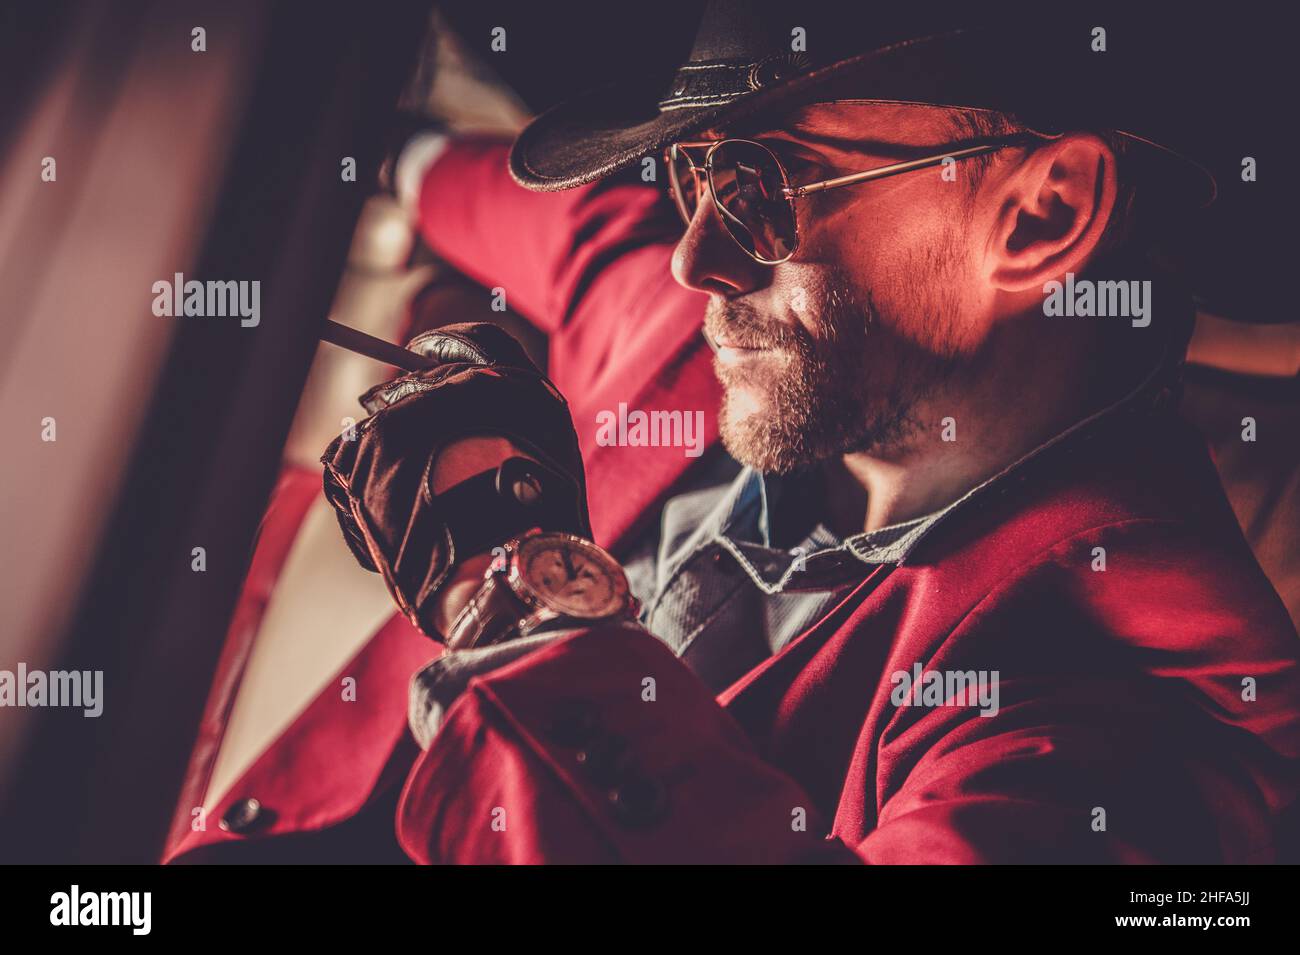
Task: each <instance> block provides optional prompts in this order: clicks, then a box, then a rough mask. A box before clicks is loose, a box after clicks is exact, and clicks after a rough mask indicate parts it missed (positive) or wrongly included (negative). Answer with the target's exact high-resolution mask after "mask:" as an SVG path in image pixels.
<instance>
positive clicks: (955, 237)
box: [673, 104, 977, 473]
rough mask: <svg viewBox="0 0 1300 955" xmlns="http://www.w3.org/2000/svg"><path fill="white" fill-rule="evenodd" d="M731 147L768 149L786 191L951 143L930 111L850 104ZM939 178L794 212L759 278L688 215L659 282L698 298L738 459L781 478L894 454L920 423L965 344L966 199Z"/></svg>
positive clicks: (889, 185) (812, 203)
mask: <svg viewBox="0 0 1300 955" xmlns="http://www.w3.org/2000/svg"><path fill="white" fill-rule="evenodd" d="M727 132H728V133H732V132H733V131H731V130H728V131H727ZM734 134H736V135H745V138H750V139H756V140H758V141H760V142H763V143H764V144H765V145H768V146H769V147H771V148H772V149H773V151H774V152H776V154H777V155H778V156H779V157H780V159H781V161H782V163H783V164H785V165H786V168H787V171H788V173H789V174H790V178H791V180H792V182H793V183H794V184H795V185H800V184H806V183H809V182H814V181H818V180H822V179H828V178H833V177H835V176H841V175H845V174H847V173H852V172H859V171H862V170H865V169H872V168H875V167H877V166H882V165H886V164H889V163H892V162H898V161H902V160H906V159H912V158H918V157H920V156H924V155H931V154H934V153H937V152H942V151H943V149H944V147H945V146H946V145H947V144H949V143H951V142H953V141H954V138H955V136H954V134H953V133H952V132H951V130H950V126H949V121H948V119H947V114H945V112H944V111H942V110H937V109H926V108H923V107H904V106H882V105H864V104H819V105H816V106H810V107H805V108H803V109H800V110H799V111H797V112H796V113H793V114H791V115H789V116H788V117H784V118H782V119H781V120H779V121H778V122H776V123H774V124H773V126H772V127H770V128H768V129H765V130H760V131H757V132H747V133H742V132H741V131H734ZM714 136H715V134H714V133H710V134H707V135H705V136H701V137H700V138H701V139H712V138H714ZM718 138H721V137H720V136H719V137H718ZM944 168H945V167H934V168H930V169H922V170H917V171H914V172H909V173H905V174H902V175H899V176H896V177H890V178H887V179H882V180H880V181H877V182H869V183H862V184H858V185H853V186H847V187H843V188H840V189H834V190H829V191H827V192H824V193H820V194H816V195H813V196H810V197H807V198H803V199H796V200H795V201H794V202H795V210H796V216H797V219H798V228H799V235H800V244H799V248H798V251H797V252H796V253H795V255H794V257H793V258H792V259H790V260H789V261H787V262H783V263H781V264H778V265H771V266H769V265H761V264H759V263H757V262H755V261H754V260H753V259H751V258H749V257H748V256H747V255H746V254H745V253H744V251H742V250H741V249H740V247H739V246H737V245H736V243H735V242H734V241H733V240H732V239H731V238H730V237H729V235H728V234H727V232H726V230H725V228H724V227H723V226H722V224H721V223H720V222H719V221H718V217H717V213H716V212H715V211H714V208H713V204H712V202H711V201H709V200H708V199H707V197H704V199H703V200H702V201H701V202H700V204H699V207H698V208H697V209H696V212H695V216H694V218H693V220H692V222H691V225H690V227H689V228H688V229H687V232H686V234H685V235H684V236H683V237H682V240H681V242H679V244H678V246H677V249H676V252H675V254H674V256H673V273H674V275H675V276H676V278H677V280H678V281H679V282H681V283H682V284H683V285H686V286H688V287H691V288H696V289H700V290H702V291H706V292H709V293H710V296H711V298H710V302H709V306H708V310H707V313H706V317H705V331H706V332H707V333H708V335H709V337H710V338H711V339H712V340H713V341H714V343H715V345H716V346H718V352H717V358H716V369H717V373H718V377H719V379H720V380H721V382H722V385H723V389H724V393H725V395H724V401H723V407H722V412H721V421H720V425H721V431H722V437H723V441H724V443H725V445H726V446H727V449H728V450H729V451H730V452H731V454H732V455H733V456H734V457H735V458H736V459H737V460H739V461H741V462H743V463H746V464H749V465H752V466H754V467H756V468H758V469H760V470H762V471H765V472H775V473H784V472H788V471H791V470H793V469H795V468H797V467H800V466H806V465H808V464H811V463H813V462H815V461H819V460H824V459H827V458H830V457H833V456H837V455H841V454H845V453H849V452H853V451H872V450H874V451H877V452H882V451H886V450H889V449H898V448H901V447H904V446H905V445H906V442H907V440H908V439H909V437H910V436H911V435H912V434H913V433H914V432H915V430H916V429H917V428H918V427H919V426H920V425H921V424H922V422H920V421H918V420H917V410H918V409H917V404H918V402H919V401H920V400H921V399H922V398H925V397H930V396H933V395H934V393H935V391H936V389H939V388H941V387H942V385H943V383H944V382H945V381H946V380H947V379H948V378H949V376H950V375H951V373H952V372H953V370H954V369H955V367H956V366H957V362H958V355H959V353H960V351H961V350H962V349H963V347H964V346H965V345H966V344H968V343H969V339H970V332H971V329H970V328H969V326H970V325H971V319H970V316H969V313H970V312H971V311H972V310H971V309H970V308H969V307H966V306H967V301H968V299H970V298H971V296H972V292H973V291H974V286H973V283H974V281H975V267H974V261H975V259H974V246H975V245H976V244H977V243H975V242H974V241H973V240H972V239H971V238H969V237H968V235H967V230H966V228H965V226H966V224H967V218H968V213H969V209H970V206H969V198H968V193H969V187H968V185H967V180H966V177H965V175H963V173H962V172H961V171H957V173H956V175H954V174H953V171H952V170H949V172H948V174H947V175H946V176H945V175H944Z"/></svg>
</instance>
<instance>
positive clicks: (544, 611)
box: [504, 530, 635, 630]
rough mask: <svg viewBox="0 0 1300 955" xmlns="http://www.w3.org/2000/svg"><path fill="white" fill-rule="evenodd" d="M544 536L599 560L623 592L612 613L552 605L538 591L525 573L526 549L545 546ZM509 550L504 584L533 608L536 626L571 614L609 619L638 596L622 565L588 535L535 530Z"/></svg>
mask: <svg viewBox="0 0 1300 955" xmlns="http://www.w3.org/2000/svg"><path fill="white" fill-rule="evenodd" d="M543 539H545V540H546V541H554V542H557V543H558V542H563V543H565V544H567V545H569V546H572V547H574V548H576V549H578V550H580V551H582V552H584V553H585V554H587V555H588V556H589V557H591V558H593V559H595V560H597V561H599V562H600V563H601V565H602V567H603V569H604V570H605V572H606V573H607V574H608V575H609V576H610V577H611V578H612V579H613V580H614V581H615V584H616V587H617V588H618V590H619V591H620V592H619V593H618V594H616V599H617V606H615V607H614V609H612V610H610V611H609V612H607V613H601V614H581V613H575V612H573V611H571V610H565V609H561V608H557V607H555V606H552V604H551V598H549V597H548V596H546V595H544V594H541V593H539V592H538V591H537V590H536V589H535V588H534V587H533V585H532V584H531V583H530V582H529V581H528V579H527V578H526V576H525V573H524V571H525V567H524V558H525V552H526V551H527V550H528V549H530V548H531V547H532V546H540V545H542V544H543V543H544V541H543ZM507 552H508V553H509V560H507V561H506V566H505V567H504V578H505V584H506V586H507V587H508V588H509V589H510V592H511V593H513V594H514V595H515V596H516V597H518V598H519V600H520V601H522V602H523V603H524V605H525V606H526V607H527V609H528V610H529V611H530V613H529V617H530V618H533V617H535V618H537V619H536V620H535V622H534V623H533V624H532V625H533V626H536V625H537V624H540V623H544V622H546V621H549V620H553V619H555V618H557V617H572V618H573V619H575V620H606V619H608V618H610V617H615V616H618V615H619V614H620V613H625V612H626V611H627V610H628V609H629V608H630V607H631V606H633V601H634V599H635V598H633V597H632V591H631V588H630V587H629V586H628V581H627V574H626V573H625V572H624V571H623V567H622V565H621V564H619V562H618V561H617V560H615V559H614V557H613V556H612V555H611V554H610V553H609V552H608V551H607V550H605V548H603V547H601V546H600V545H599V544H597V543H596V542H594V541H590V540H587V539H586V538H585V537H579V536H577V535H576V534H569V533H566V532H564V531H541V530H533V531H530V532H528V533H526V534H522V535H520V536H519V537H517V538H515V539H514V540H513V541H511V542H510V544H509V545H507ZM523 629H525V630H526V629H528V628H527V627H525V628H523Z"/></svg>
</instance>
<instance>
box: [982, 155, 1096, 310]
mask: <svg viewBox="0 0 1300 955" xmlns="http://www.w3.org/2000/svg"><path fill="white" fill-rule="evenodd" d="M1116 191H1117V185H1116V176H1115V154H1114V153H1113V152H1112V151H1111V148H1110V147H1109V146H1108V145H1106V143H1105V141H1104V140H1102V139H1101V138H1100V137H1098V136H1094V135H1092V134H1090V133H1071V134H1068V135H1066V136H1063V137H1061V138H1060V139H1057V140H1053V141H1052V142H1050V143H1048V144H1046V145H1045V146H1041V147H1039V148H1038V149H1036V150H1034V151H1033V152H1032V153H1030V154H1029V156H1028V157H1027V158H1026V159H1025V161H1024V162H1023V163H1022V164H1021V165H1020V166H1019V167H1018V168H1017V169H1016V170H1015V171H1014V172H1013V173H1012V174H1011V175H1010V176H1009V177H1008V178H1007V179H1006V180H1005V181H1004V182H1003V184H1002V186H1001V194H1000V195H998V196H997V197H996V201H997V202H998V207H997V213H996V217H995V220H994V224H993V233H992V237H991V242H990V243H989V246H988V256H989V258H988V267H989V272H988V274H989V277H990V281H991V282H992V284H993V285H994V287H996V288H998V289H1001V290H1003V291H1006V292H1022V291H1026V290H1028V289H1032V288H1040V289H1041V288H1042V287H1043V285H1044V284H1045V283H1047V282H1049V281H1051V280H1052V279H1054V278H1056V277H1058V276H1060V275H1063V274H1065V273H1066V272H1071V271H1081V269H1082V266H1083V265H1084V263H1085V262H1086V261H1087V260H1088V258H1089V257H1090V256H1091V255H1092V253H1093V252H1094V251H1096V249H1097V242H1098V240H1099V239H1100V238H1101V235H1102V233H1103V232H1104V231H1105V229H1106V222H1107V221H1108V220H1109V218H1110V214H1111V211H1112V210H1113V209H1114V208H1115V196H1116Z"/></svg>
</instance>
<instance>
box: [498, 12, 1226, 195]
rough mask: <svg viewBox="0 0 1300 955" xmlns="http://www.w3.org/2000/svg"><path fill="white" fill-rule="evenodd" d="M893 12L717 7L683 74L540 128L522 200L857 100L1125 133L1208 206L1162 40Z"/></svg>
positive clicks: (970, 16)
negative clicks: (808, 110) (1181, 128)
mask: <svg viewBox="0 0 1300 955" xmlns="http://www.w3.org/2000/svg"><path fill="white" fill-rule="evenodd" d="M896 6H897V7H899V8H900V9H895V6H893V5H886V4H874V5H872V4H865V3H864V4H852V5H850V4H838V5H830V4H817V3H811V4H810V3H806V2H803V3H776V2H765V0H710V2H708V3H707V4H705V5H704V7H703V11H702V15H701V18H700V21H699V26H698V30H697V31H696V34H695V43H694V46H693V47H692V49H691V51H690V54H689V56H688V57H687V58H686V60H685V62H679V63H676V64H672V65H671V66H668V67H667V68H665V69H664V70H663V71H662V72H659V73H655V74H647V75H644V76H642V77H637V78H633V79H630V80H625V81H622V82H616V83H613V84H609V85H606V86H604V87H602V88H598V89H595V90H593V91H591V92H589V93H587V94H585V95H582V96H579V97H578V98H576V99H574V100H571V101H569V102H566V103H562V104H560V105H559V106H557V107H555V108H554V109H551V110H549V111H547V112H545V113H543V114H542V115H541V116H539V117H538V118H537V119H536V120H534V121H533V122H532V123H531V124H530V125H529V126H528V127H527V128H526V129H525V130H524V131H523V133H522V134H521V135H520V136H519V138H518V140H517V141H516V143H515V146H514V149H513V151H512V153H511V157H510V170H511V173H512V174H513V176H514V177H515V179H516V180H517V181H518V182H519V183H520V184H521V185H523V186H525V187H527V188H529V189H534V190H541V191H550V190H557V189H567V188H571V187H573V186H577V185H581V184H583V183H586V182H591V181H593V180H595V179H598V178H600V177H602V176H605V175H608V174H610V173H613V172H616V171H618V170H620V169H623V168H625V167H627V166H629V165H631V164H633V163H636V162H638V161H639V160H641V159H642V158H644V157H646V156H657V155H659V154H660V153H661V152H662V150H663V149H664V147H666V146H667V145H668V144H669V143H671V142H673V141H676V140H681V139H688V138H691V137H692V136H694V135H695V134H696V133H698V132H700V131H702V130H705V129H709V128H715V127H719V126H723V125H730V124H735V123H738V122H744V121H747V120H752V119H753V118H755V117H756V116H760V115H777V114H779V112H780V111H781V110H783V109H786V108H791V107H794V106H798V105H800V104H805V103H810V102H826V101H831V100H836V99H857V100H882V101H893V102H904V103H922V104H933V105H942V106H954V107H966V108H971V109H985V110H995V111H998V112H1002V113H1008V114H1012V115H1014V116H1016V117H1017V118H1018V119H1019V120H1020V121H1022V122H1024V123H1026V124H1027V125H1029V126H1031V127H1032V128H1034V129H1037V130H1039V131H1041V132H1059V131H1062V130H1065V129H1070V128H1105V129H1114V130H1118V131H1121V132H1122V133H1123V134H1125V136H1127V138H1128V139H1129V140H1130V144H1131V148H1130V149H1129V150H1128V152H1129V154H1130V155H1131V156H1132V158H1131V159H1130V160H1128V161H1129V162H1131V163H1132V165H1133V167H1134V169H1135V170H1136V174H1138V175H1141V176H1143V177H1144V178H1147V179H1149V180H1150V181H1151V182H1152V183H1153V184H1154V185H1155V186H1156V187H1157V188H1158V189H1159V191H1160V193H1161V194H1162V195H1164V196H1167V197H1169V198H1171V199H1173V200H1174V201H1175V202H1177V203H1179V204H1185V205H1191V206H1202V205H1205V204H1207V203H1208V202H1209V201H1210V200H1211V199H1212V198H1213V196H1214V188H1215V187H1214V179H1213V177H1212V176H1211V175H1210V173H1209V172H1207V171H1206V170H1205V169H1204V168H1203V167H1202V166H1200V165H1199V164H1197V163H1196V162H1195V161H1194V160H1192V159H1191V158H1190V157H1189V156H1188V155H1187V154H1186V153H1185V152H1183V151H1182V150H1181V148H1180V146H1181V144H1180V142H1179V139H1178V136H1177V130H1175V129H1170V128H1165V127H1166V126H1168V125H1170V124H1162V123H1161V122H1160V120H1161V119H1168V118H1171V117H1170V116H1169V110H1168V105H1167V102H1166V104H1165V105H1159V101H1160V100H1161V99H1162V98H1165V99H1166V100H1167V94H1168V93H1169V92H1170V81H1169V79H1168V76H1167V70H1165V69H1164V67H1163V66H1162V63H1161V57H1160V50H1161V45H1162V44H1161V41H1160V40H1159V39H1158V32H1159V30H1158V28H1157V29H1155V30H1153V29H1151V27H1150V25H1148V24H1145V23H1143V24H1140V27H1141V32H1138V27H1137V26H1135V25H1134V24H1133V23H1131V22H1130V21H1113V25H1112V26H1111V27H1110V28H1109V29H1108V28H1106V27H1105V26H1102V27H1100V29H1101V30H1102V31H1104V32H1103V33H1101V34H1098V33H1096V32H1095V31H1096V30H1097V29H1099V28H1098V27H1097V26H1096V25H1095V19H1094V18H1090V17H1060V16H1054V17H1052V18H1051V19H1050V20H1048V19H1046V18H1045V17H1043V16H1042V15H1041V14H1039V15H1033V14H1025V15H1013V14H1011V13H1009V12H1006V11H1003V12H1002V13H999V14H996V15H989V14H984V13H978V14H976V13H973V12H970V10H971V8H974V7H975V6H976V5H973V4H972V5H967V6H966V8H965V9H966V10H967V11H968V12H965V13H963V12H961V11H960V10H958V11H954V10H951V9H947V8H944V7H943V5H942V4H934V3H926V4H922V5H915V4H897V5H896ZM918 7H919V9H917V8H918ZM904 8H906V9H904ZM688 29H689V27H688ZM1153 37H1154V39H1153ZM1153 99H1154V100H1156V101H1157V102H1152V100H1153Z"/></svg>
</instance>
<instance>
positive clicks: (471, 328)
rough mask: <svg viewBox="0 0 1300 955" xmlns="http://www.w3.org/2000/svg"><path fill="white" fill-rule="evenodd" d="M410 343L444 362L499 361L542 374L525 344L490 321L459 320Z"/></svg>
mask: <svg viewBox="0 0 1300 955" xmlns="http://www.w3.org/2000/svg"><path fill="white" fill-rule="evenodd" d="M406 347H407V348H408V349H409V350H411V351H413V352H416V353H417V354H421V355H425V356H426V357H430V358H436V359H437V360H438V361H440V362H443V363H455V364H462V363H463V364H471V365H498V366H502V367H507V368H523V369H527V370H529V371H534V372H537V373H538V374H541V369H539V368H538V367H537V366H536V365H535V364H533V361H532V359H531V358H529V357H528V353H527V352H526V351H524V348H523V346H522V345H520V344H519V342H518V341H516V340H515V338H514V337H513V336H512V335H511V334H510V333H509V332H507V331H506V330H505V329H503V328H501V327H500V326H497V325H493V324H492V323H490V322H459V323H455V324H452V325H443V326H441V327H439V328H435V329H432V330H430V331H427V332H422V333H421V334H419V335H416V336H415V337H414V338H412V339H411V340H410V341H409V342H408V343H407V345H406Z"/></svg>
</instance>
